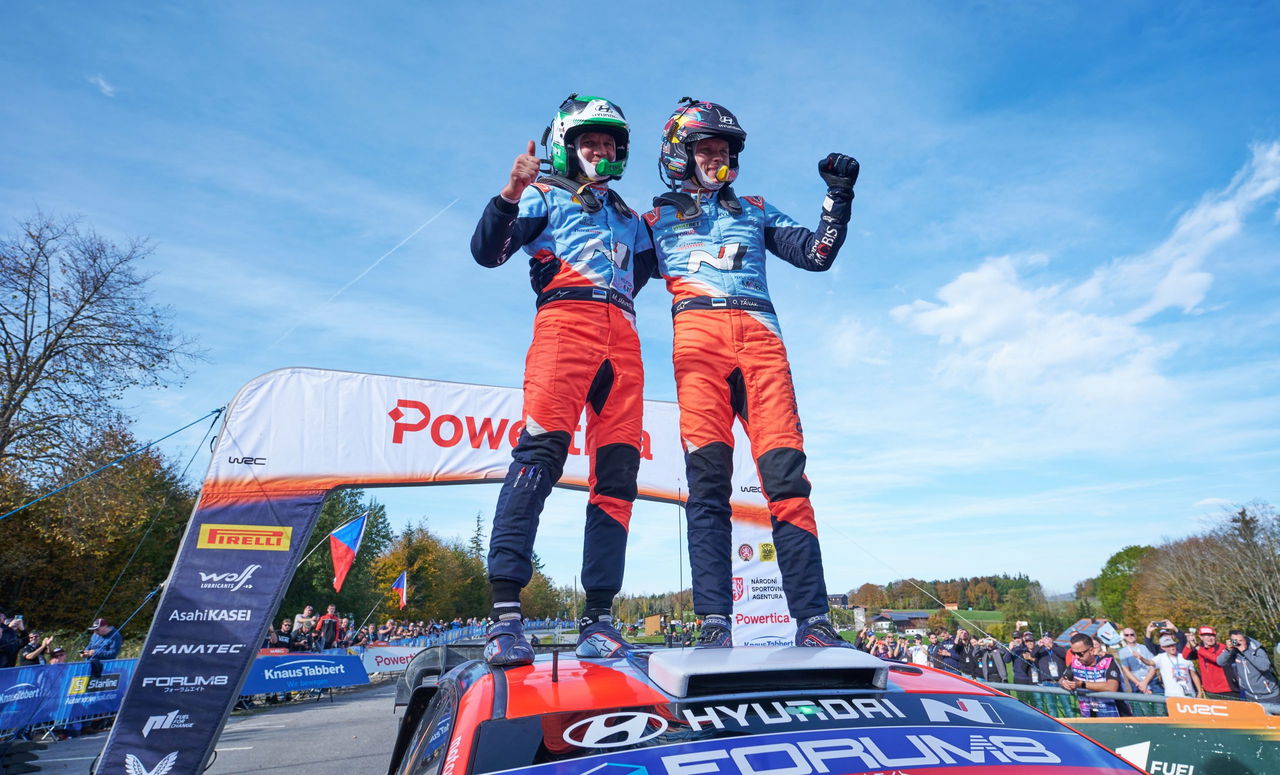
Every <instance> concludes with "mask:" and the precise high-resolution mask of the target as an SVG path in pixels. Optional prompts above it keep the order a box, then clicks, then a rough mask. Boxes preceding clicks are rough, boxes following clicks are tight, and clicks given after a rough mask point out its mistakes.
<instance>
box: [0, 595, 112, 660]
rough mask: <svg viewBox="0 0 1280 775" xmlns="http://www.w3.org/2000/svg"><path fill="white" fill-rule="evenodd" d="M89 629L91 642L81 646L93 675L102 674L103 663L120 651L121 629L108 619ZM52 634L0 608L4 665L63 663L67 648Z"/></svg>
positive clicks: (98, 620)
mask: <svg viewBox="0 0 1280 775" xmlns="http://www.w3.org/2000/svg"><path fill="white" fill-rule="evenodd" d="M87 632H90V633H93V634H92V635H90V636H89V644H88V645H87V646H86V647H85V648H84V649H81V650H80V652H79V653H80V658H81V659H83V660H85V661H87V662H88V663H89V665H90V671H91V673H92V674H93V675H95V676H96V675H101V674H102V663H103V661H105V660H108V659H115V658H116V657H117V656H119V655H120V646H121V639H120V632H119V631H118V630H117V629H116V628H115V627H113V626H112V625H111V623H110V622H108V621H107V620H106V619H95V620H94V621H93V624H91V625H90V626H89V629H88V630H87ZM53 640H54V639H53V636H52V635H45V634H44V633H42V632H40V631H39V630H34V629H28V628H27V622H26V619H25V617H23V616H22V614H16V615H14V616H12V617H10V616H9V613H8V612H7V611H4V610H0V668H5V667H34V666H36V665H60V664H63V663H65V662H66V661H67V650H66V649H65V648H63V647H62V646H59V645H57V644H55V643H54V642H53Z"/></svg>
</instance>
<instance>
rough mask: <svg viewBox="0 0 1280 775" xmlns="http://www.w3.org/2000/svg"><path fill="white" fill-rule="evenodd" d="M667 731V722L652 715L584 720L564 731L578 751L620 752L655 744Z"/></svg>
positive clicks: (568, 741)
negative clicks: (615, 749) (627, 748)
mask: <svg viewBox="0 0 1280 775" xmlns="http://www.w3.org/2000/svg"><path fill="white" fill-rule="evenodd" d="M666 731H667V722H666V721H665V720H663V718H662V717H661V716H655V715H653V714H652V713H605V714H603V715H600V716H592V717H591V718H589V719H583V720H582V721H579V722H578V723H576V724H574V725H573V726H571V727H569V728H568V729H566V730H565V731H564V739H565V742H567V743H572V744H574V745H576V746H578V747H579V748H621V747H622V746H626V745H635V744H637V743H643V742H644V741H645V740H652V739H653V738H655V737H657V736H658V735H660V734H662V733H663V732H666Z"/></svg>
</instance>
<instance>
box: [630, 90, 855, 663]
mask: <svg viewBox="0 0 1280 775" xmlns="http://www.w3.org/2000/svg"><path fill="white" fill-rule="evenodd" d="M746 138H747V135H746V132H745V131H743V129H742V127H741V125H740V124H739V123H738V120H737V118H736V117H735V116H734V115H733V114H732V113H730V112H729V111H727V110H725V109H724V108H723V107H721V106H720V105H717V104H715V103H712V102H699V101H695V100H691V99H688V98H685V99H684V100H682V101H681V104H680V106H679V107H677V108H676V111H675V112H674V113H673V114H672V116H671V118H670V119H668V121H667V124H666V127H665V128H664V129H663V137H662V154H661V160H660V164H659V166H660V168H661V170H662V173H663V176H664V177H665V178H666V179H667V180H668V182H669V183H670V185H671V188H672V191H671V192H669V193H667V194H664V195H662V196H659V197H657V198H655V199H654V206H655V207H654V210H653V211H652V212H650V213H648V214H646V215H645V221H646V222H647V223H648V224H649V226H650V228H651V230H652V232H653V242H654V247H655V249H656V250H657V253H658V263H659V267H660V270H661V273H662V276H663V277H665V278H666V281H667V288H668V290H670V291H671V294H672V295H673V296H674V297H675V305H674V306H673V307H672V314H673V315H674V318H675V353H674V357H675V372H676V391H677V394H678V397H679V401H680V437H681V440H682V441H683V443H684V448H685V467H686V475H687V478H688V482H689V500H688V503H687V506H686V513H687V518H688V521H689V527H688V530H689V562H690V565H691V566H692V574H691V576H692V578H693V603H694V611H695V612H696V613H697V614H699V615H700V616H702V617H703V630H702V637H701V638H700V639H699V642H698V643H699V645H701V646H709V647H718V646H732V645H733V641H732V630H731V628H730V624H729V616H730V614H731V613H732V611H733V603H732V601H731V599H730V594H731V591H730V583H731V582H730V579H731V570H732V567H731V557H730V550H731V544H732V528H731V522H730V506H729V495H730V492H731V486H730V477H731V475H732V472H733V420H734V417H737V418H739V419H740V420H741V421H742V424H743V427H744V428H745V430H746V432H747V436H748V438H749V439H750V441H751V453H752V457H754V458H755V461H756V466H757V468H758V470H759V473H760V483H761V485H762V489H763V490H764V493H765V496H766V497H767V498H768V500H769V513H770V516H771V521H772V524H773V540H774V544H775V545H776V547H777V550H778V566H779V569H780V570H781V571H782V583H783V590H784V592H785V594H786V598H787V607H788V608H789V609H790V613H791V616H792V617H793V618H794V619H795V620H796V623H797V630H796V637H795V642H796V645H800V646H849V645H850V644H849V643H847V642H846V641H845V640H844V639H842V638H841V637H840V636H839V635H837V634H836V632H835V630H834V629H833V628H832V627H831V623H830V621H829V620H828V618H827V610H828V607H827V592H826V582H825V581H824V579H823V575H822V555H821V552H820V550H819V547H818V535H817V527H816V525H815V522H814V516H813V507H812V505H810V503H809V480H808V479H807V478H806V477H805V475H804V466H805V455H804V439H803V434H802V432H801V427H800V417H799V414H798V412H797V409H796V401H795V390H794V388H793V387H792V383H791V368H790V365H789V364H788V363H787V352H786V348H785V347H783V344H782V335H781V331H780V329H779V326H778V319H777V317H776V316H775V315H774V311H773V305H772V304H771V303H770V301H769V289H768V286H767V285H766V284H765V250H768V251H769V252H771V253H773V254H774V255H777V256H779V257H780V258H782V259H783V260H784V261H787V262H788V263H791V264H794V265H796V266H798V267H800V268H801V269H807V270H809V271H812V272H822V271H826V270H827V269H829V268H830V267H831V263H832V261H834V260H835V257H836V253H837V252H838V251H839V250H840V246H841V244H842V243H843V242H844V238H845V230H846V226H847V224H848V222H849V211H850V209H851V207H852V204H853V184H854V183H855V182H856V181H857V179H858V162H857V161H856V160H854V159H853V158H851V157H849V156H844V155H842V154H837V153H833V154H831V155H829V156H827V157H826V158H825V159H823V160H822V161H821V162H819V164H818V171H819V173H820V174H821V176H822V179H823V180H824V181H825V182H826V184H827V198H826V200H825V201H824V203H823V208H822V220H821V223H820V224H819V226H818V231H817V232H812V231H810V230H808V229H806V228H804V227H803V226H801V225H800V224H799V223H797V222H796V221H794V220H792V219H791V218H789V217H787V216H786V215H784V214H783V213H781V212H779V211H778V210H777V208H775V207H773V206H772V205H769V204H767V203H766V202H765V201H764V199H763V198H761V197H756V196H744V197H738V196H737V195H736V194H734V192H733V189H732V188H731V187H730V185H729V184H730V183H731V182H732V181H733V180H734V178H735V177H737V170H738V154H739V153H740V152H741V151H742V148H743V145H744V143H745V142H746Z"/></svg>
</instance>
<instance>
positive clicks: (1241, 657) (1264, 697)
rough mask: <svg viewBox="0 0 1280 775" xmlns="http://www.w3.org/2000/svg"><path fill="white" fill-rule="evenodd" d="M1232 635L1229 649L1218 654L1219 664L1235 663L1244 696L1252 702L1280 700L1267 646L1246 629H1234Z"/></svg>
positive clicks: (1223, 665)
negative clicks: (1264, 647) (1264, 646)
mask: <svg viewBox="0 0 1280 775" xmlns="http://www.w3.org/2000/svg"><path fill="white" fill-rule="evenodd" d="M1228 638H1229V639H1228V641H1227V648H1226V650H1225V651H1223V652H1222V653H1221V654H1219V655H1218V665H1219V667H1226V666H1228V665H1233V666H1234V667H1235V671H1236V680H1238V681H1239V682H1240V689H1241V691H1243V692H1244V698H1245V699H1246V700H1250V701H1252V702H1280V684H1277V681H1276V671H1275V670H1274V669H1273V668H1272V667H1271V660H1270V659H1268V658H1267V652H1266V650H1264V649H1263V648H1262V646H1261V644H1259V643H1258V641H1256V640H1254V639H1253V638H1250V637H1248V636H1247V635H1245V634H1244V631H1243V630H1232V631H1231V633H1230V635H1229V636H1228Z"/></svg>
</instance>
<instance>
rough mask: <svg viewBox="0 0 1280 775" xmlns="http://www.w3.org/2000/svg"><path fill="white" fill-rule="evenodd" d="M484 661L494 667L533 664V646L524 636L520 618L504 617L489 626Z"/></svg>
mask: <svg viewBox="0 0 1280 775" xmlns="http://www.w3.org/2000/svg"><path fill="white" fill-rule="evenodd" d="M484 661H486V662H488V663H489V664H491V665H493V666H494V667H515V666H517V665H530V664H533V646H530V645H529V641H527V640H525V637H524V624H523V622H521V620H520V619H503V620H500V621H499V622H498V623H497V624H495V625H493V627H491V628H489V635H488V638H487V640H486V641H485V644H484Z"/></svg>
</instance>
